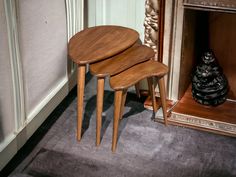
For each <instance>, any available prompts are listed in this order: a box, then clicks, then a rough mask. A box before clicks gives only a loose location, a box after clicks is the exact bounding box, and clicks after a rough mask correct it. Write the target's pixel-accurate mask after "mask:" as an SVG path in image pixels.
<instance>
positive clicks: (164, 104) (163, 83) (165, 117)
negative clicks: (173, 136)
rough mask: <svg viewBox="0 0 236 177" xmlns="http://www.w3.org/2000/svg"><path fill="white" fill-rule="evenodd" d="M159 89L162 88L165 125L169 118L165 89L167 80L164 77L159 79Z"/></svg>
mask: <svg viewBox="0 0 236 177" xmlns="http://www.w3.org/2000/svg"><path fill="white" fill-rule="evenodd" d="M158 85H159V90H160V97H161V105H162V110H163V117H164V122H165V125H167V124H168V120H167V107H166V90H165V81H164V77H162V78H160V79H159V80H158Z"/></svg>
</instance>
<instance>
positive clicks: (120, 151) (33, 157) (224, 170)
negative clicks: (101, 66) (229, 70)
mask: <svg viewBox="0 0 236 177" xmlns="http://www.w3.org/2000/svg"><path fill="white" fill-rule="evenodd" d="M90 79H91V80H87V82H88V84H87V85H86V89H85V113H84V121H83V128H84V134H83V137H82V140H81V142H77V141H76V99H74V100H73V102H72V103H71V104H70V105H69V107H67V108H66V109H65V111H64V112H63V113H62V115H61V116H60V117H59V119H58V120H57V121H56V122H55V123H54V125H53V126H52V127H51V128H50V130H49V131H48V132H47V134H46V135H45V136H44V137H43V138H42V140H41V141H40V142H39V143H38V144H37V146H36V147H35V148H34V150H33V151H32V152H31V153H30V155H29V156H28V157H27V158H26V159H25V160H24V161H23V162H22V163H21V164H20V165H19V166H18V167H17V168H16V169H15V170H14V171H13V172H12V174H11V175H10V176H11V177H16V176H19V177H32V176H33V177H80V176H81V177H85V176H101V177H102V176H104V177H106V176H117V177H123V176H127V177H133V176H137V177H139V176H140V177H141V176H142V177H143V176H147V177H149V176H153V177H154V176H157V177H212V176H214V177H231V176H236V139H235V138H230V137H226V136H221V135H215V134H211V133H206V132H200V131H196V130H192V129H187V128H183V127H177V126H167V127H165V126H164V125H162V124H160V123H156V122H153V121H152V120H151V117H152V112H151V111H148V110H145V109H144V108H143V104H142V103H141V102H140V101H139V100H138V99H137V98H136V96H135V94H134V93H133V91H131V92H129V93H128V95H127V102H126V106H125V111H124V116H123V117H124V119H123V120H122V121H121V123H120V127H119V139H118V146H117V151H116V153H112V152H111V139H112V125H113V122H112V119H113V98H114V95H113V92H112V91H111V90H110V89H109V86H108V85H106V91H105V95H104V99H105V100H104V113H103V127H102V141H101V145H100V146H99V147H96V146H95V132H96V129H95V127H96V124H95V123H96V121H95V113H96V111H95V108H96V89H95V88H96V84H95V83H96V82H95V81H96V80H95V78H90Z"/></svg>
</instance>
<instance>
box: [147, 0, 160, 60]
mask: <svg viewBox="0 0 236 177" xmlns="http://www.w3.org/2000/svg"><path fill="white" fill-rule="evenodd" d="M159 3H160V0H146V2H145V21H144V27H145V31H144V44H145V45H147V46H148V47H151V48H152V49H153V50H154V52H155V53H156V54H155V57H154V59H155V60H157V53H158V48H157V46H158V35H157V33H158V30H159V29H158V20H159V19H158V14H159Z"/></svg>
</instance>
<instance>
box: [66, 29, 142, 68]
mask: <svg viewBox="0 0 236 177" xmlns="http://www.w3.org/2000/svg"><path fill="white" fill-rule="evenodd" d="M138 38H139V34H138V32H136V31H135V30H133V29H130V28H126V27H121V26H96V27H91V28H87V29H85V30H83V31H81V32H78V33H77V34H75V35H74V36H73V37H72V38H71V39H70V41H69V47H68V50H69V51H68V53H69V56H70V58H71V60H73V61H74V62H75V63H77V64H87V63H92V62H96V61H100V60H102V59H105V58H109V57H111V56H113V55H116V54H117V53H120V52H122V51H123V50H125V49H127V48H129V47H130V46H132V45H133V44H134V43H135V42H136V41H137V40H138Z"/></svg>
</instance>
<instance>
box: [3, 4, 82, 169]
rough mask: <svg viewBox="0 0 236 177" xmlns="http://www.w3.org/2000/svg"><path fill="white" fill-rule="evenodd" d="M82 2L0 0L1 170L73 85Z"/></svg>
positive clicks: (74, 82)
mask: <svg viewBox="0 0 236 177" xmlns="http://www.w3.org/2000/svg"><path fill="white" fill-rule="evenodd" d="M82 12H83V1H82V0H80V1H79V0H50V1H48V0H40V1H38V0H0V39H1V40H0V83H1V85H0V170H1V169H2V168H3V167H4V166H5V165H6V164H7V162H9V160H10V159H11V158H12V157H13V156H14V155H15V154H16V153H17V151H18V150H19V149H20V148H21V147H22V146H23V145H24V143H25V142H26V141H27V140H28V139H29V138H30V136H32V134H33V133H34V132H35V131H36V130H37V128H38V127H39V126H40V125H41V124H42V122H43V121H44V120H45V119H46V118H47V117H48V115H49V114H50V113H51V112H52V111H53V110H54V108H55V107H56V106H57V105H58V104H59V103H60V102H61V101H62V100H63V99H64V97H65V96H66V95H67V94H68V93H69V91H70V89H71V88H72V87H73V86H75V84H76V77H75V76H76V75H75V70H74V68H73V67H71V66H73V65H72V63H71V62H70V61H69V60H68V59H67V41H68V37H70V36H71V35H73V34H75V33H76V32H78V31H79V30H81V29H82V28H83V15H82V14H83V13H82Z"/></svg>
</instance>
